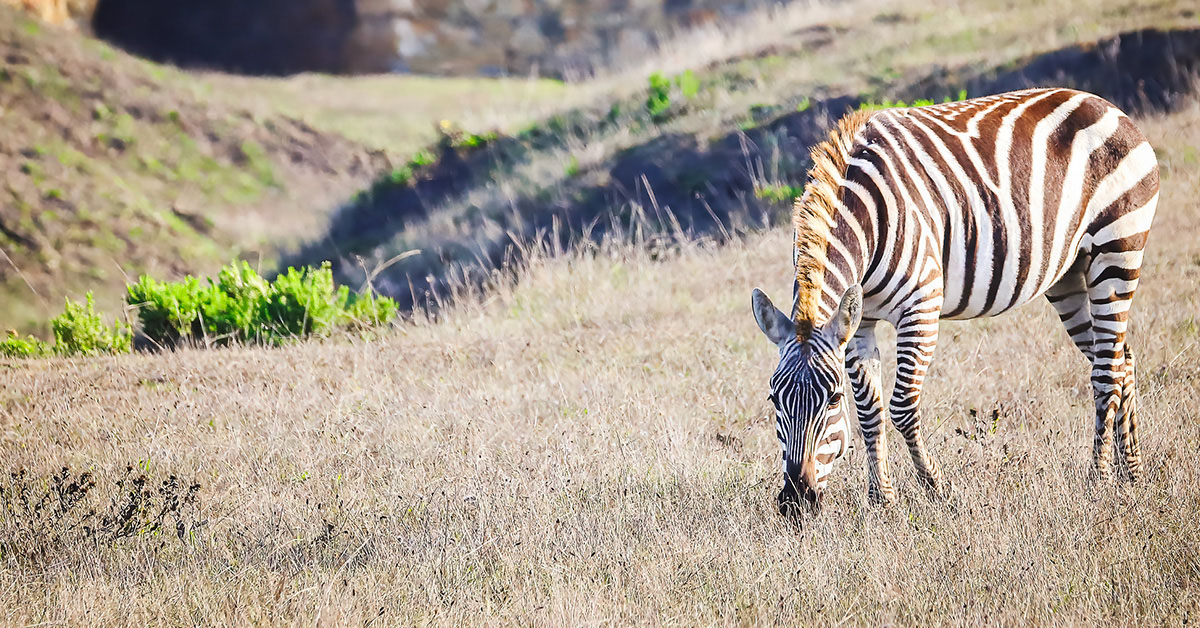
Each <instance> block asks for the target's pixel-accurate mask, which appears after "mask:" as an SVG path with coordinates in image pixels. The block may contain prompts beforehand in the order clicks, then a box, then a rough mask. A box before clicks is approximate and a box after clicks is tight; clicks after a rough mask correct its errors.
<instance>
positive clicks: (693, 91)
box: [646, 70, 700, 122]
mask: <svg viewBox="0 0 1200 628" xmlns="http://www.w3.org/2000/svg"><path fill="white" fill-rule="evenodd" d="M648 81H649V83H650V87H649V92H648V93H647V95H646V112H647V113H649V114H650V119H651V120H653V121H655V122H664V121H666V120H667V119H668V118H670V117H671V86H672V85H674V86H675V87H678V88H679V95H680V96H681V97H682V100H685V101H687V100H691V99H693V98H695V97H696V96H697V95H699V94H700V80H699V79H697V78H696V74H695V73H694V72H692V71H691V70H686V71H684V72H683V73H682V74H676V75H675V76H674V77H672V78H667V77H665V76H663V75H662V73H661V72H655V73H653V74H651V75H650V78H649V79H648Z"/></svg>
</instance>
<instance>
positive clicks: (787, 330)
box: [751, 89, 1159, 513]
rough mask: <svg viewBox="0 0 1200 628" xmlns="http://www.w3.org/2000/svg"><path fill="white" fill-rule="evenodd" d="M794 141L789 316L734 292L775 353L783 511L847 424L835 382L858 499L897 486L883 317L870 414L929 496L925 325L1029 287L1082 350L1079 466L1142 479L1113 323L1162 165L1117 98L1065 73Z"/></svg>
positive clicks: (930, 342) (804, 489) (838, 445)
mask: <svg viewBox="0 0 1200 628" xmlns="http://www.w3.org/2000/svg"><path fill="white" fill-rule="evenodd" d="M811 157H812V166H811V169H810V170H809V172H808V177H809V181H808V184H807V186H806V187H805V189H804V192H803V195H802V196H800V197H799V198H797V199H796V201H795V204H794V207H793V211H792V219H793V220H792V222H793V225H792V226H793V229H794V234H795V241H794V245H793V250H792V258H793V260H792V261H793V265H794V268H795V281H794V284H793V300H792V312H791V316H787V315H785V314H784V313H783V312H781V311H780V310H779V309H777V308H776V307H775V306H774V305H773V304H772V303H771V300H770V299H769V298H768V297H767V295H766V294H764V293H763V292H762V291H761V290H759V289H757V288H756V289H755V290H754V291H753V293H752V299H751V301H752V307H753V311H754V317H755V320H756V321H757V323H758V326H759V328H760V329H761V330H762V332H763V333H764V334H765V335H766V336H767V338H768V339H769V340H770V341H771V342H772V343H773V344H775V345H776V346H777V347H778V349H779V365H778V367H777V368H776V370H775V372H774V375H773V376H772V377H771V382H770V388H771V392H770V395H769V399H770V401H771V403H772V404H773V405H774V407H775V415H776V419H777V422H776V433H777V435H778V437H779V441H780V444H781V445H782V448H783V471H784V486H783V490H782V491H781V492H780V493H779V508H780V511H781V512H785V513H786V512H791V511H792V509H794V508H796V507H797V506H799V504H800V498H801V497H803V498H804V500H805V501H807V502H808V503H809V504H810V506H812V507H816V508H819V505H820V497H821V493H822V491H823V490H824V488H825V487H826V485H827V482H828V476H829V473H830V471H831V469H832V468H833V464H834V462H835V461H836V460H837V459H838V458H840V457H842V456H843V455H844V454H845V452H846V447H847V441H848V440H849V429H850V428H849V420H848V414H849V409H848V406H849V405H850V403H849V402H848V401H847V400H845V399H843V390H844V389H845V381H846V379H849V383H850V387H849V389H850V391H851V392H852V393H853V404H854V406H855V409H856V410H857V415H858V424H859V430H860V432H861V433H862V436H863V441H864V443H865V445H866V447H865V448H866V458H867V471H868V498H869V500H870V501H871V502H872V503H890V502H893V501H895V490H894V488H893V486H892V480H891V473H890V472H889V470H888V461H887V435H886V433H885V429H884V425H883V423H884V416H885V412H884V407H883V396H882V389H881V384H880V358H879V346H878V343H877V341H876V333H875V332H876V327H877V325H878V324H879V322H880V321H886V322H888V323H890V324H892V325H893V326H894V327H895V328H896V335H897V338H896V345H897V349H896V362H897V367H896V380H895V382H896V383H895V387H894V390H893V391H892V394H891V397H890V400H889V403H888V412H887V414H888V415H890V417H891V422H892V424H893V425H895V427H896V428H897V430H898V431H899V432H900V434H901V435H902V436H903V438H904V440H905V442H906V444H907V445H908V450H909V453H910V454H911V456H912V459H913V464H914V466H915V468H916V472H917V478H918V480H919V483H920V484H921V485H922V486H923V487H924V488H925V489H927V490H928V491H929V492H930V493H931V494H932V495H934V496H945V495H946V494H947V493H948V491H949V490H950V489H949V483H948V482H945V481H944V480H943V476H942V472H941V470H940V469H939V467H938V465H937V463H936V461H935V460H934V459H933V457H931V455H930V453H929V451H928V449H927V448H926V445H925V440H924V438H923V436H922V424H921V413H920V409H919V406H920V400H921V390H922V386H923V384H924V381H925V376H926V374H927V372H928V370H929V365H930V362H931V360H932V358H933V353H934V348H935V346H936V344H937V338H938V327H939V321H940V320H941V319H970V318H979V317H985V316H994V315H997V314H1000V313H1001V312H1005V311H1008V310H1011V309H1013V308H1015V307H1017V306H1019V305H1022V304H1024V303H1028V302H1030V301H1031V300H1033V299H1034V298H1036V297H1037V296H1038V295H1043V294H1044V295H1045V296H1046V298H1047V299H1048V300H1049V301H1050V304H1051V305H1052V306H1053V307H1054V309H1055V310H1056V311H1057V313H1058V316H1059V318H1060V319H1061V321H1062V323H1063V325H1064V326H1065V327H1066V330H1067V333H1068V335H1069V336H1070V338H1071V340H1072V341H1073V342H1074V343H1075V345H1076V347H1078V349H1079V350H1080V351H1081V352H1082V353H1083V354H1084V355H1085V356H1086V357H1087V358H1088V360H1089V361H1090V362H1091V365H1092V370H1091V384H1092V389H1093V396H1094V401H1095V410H1096V430H1095V438H1094V442H1093V451H1092V458H1093V460H1092V467H1093V470H1094V471H1093V472H1094V474H1095V475H1096V476H1097V477H1099V478H1108V477H1110V476H1111V472H1110V465H1113V466H1115V467H1116V468H1117V470H1118V473H1119V474H1120V475H1121V476H1123V477H1127V478H1129V479H1131V480H1136V479H1137V478H1138V477H1139V475H1140V474H1141V464H1142V463H1141V454H1140V448H1139V445H1138V425H1137V413H1136V409H1137V403H1136V397H1135V387H1134V358H1133V354H1132V353H1131V352H1130V351H1129V349H1128V348H1127V347H1126V342H1125V335H1126V326H1127V322H1128V313H1129V306H1130V301H1131V299H1132V298H1133V293H1134V290H1135V289H1136V288H1137V284H1138V274H1139V269H1140V267H1141V263H1142V254H1143V250H1144V247H1145V244H1146V238H1147V235H1148V232H1149V229H1150V225H1151V222H1152V221H1153V218H1154V211H1155V207H1156V205H1157V202H1158V188H1159V176H1158V164H1157V160H1156V159H1155V155H1154V150H1153V149H1152V148H1151V147H1150V144H1149V143H1148V142H1147V140H1146V138H1145V137H1144V136H1143V135H1142V134H1141V132H1140V131H1138V129H1137V128H1136V127H1135V125H1134V124H1133V122H1132V121H1130V119H1129V118H1128V117H1127V116H1126V115H1125V114H1124V113H1122V112H1121V111H1120V110H1119V109H1117V108H1116V107H1115V106H1113V105H1112V104H1111V103H1109V102H1107V101H1105V100H1103V99H1102V98H1100V97H1099V96H1095V95H1093V94H1088V93H1084V92H1080V91H1075V90H1071V89H1029V90H1022V91H1016V92H1010V93H1005V94H998V95H994V96H986V97H982V98H973V99H970V100H965V101H961V102H954V103H946V104H940V105H932V106H924V107H912V108H901V109H889V110H882V111H876V112H865V111H858V112H853V113H850V114H848V115H847V116H845V117H844V118H842V119H841V120H840V121H839V122H838V123H837V125H836V126H835V128H833V129H832V130H831V131H830V133H829V137H828V139H827V140H826V141H824V142H821V143H820V144H818V145H817V146H815V147H814V148H813V149H812V151H811ZM1114 436H1115V441H1114ZM1114 452H1119V454H1120V458H1119V459H1118V460H1116V461H1115V462H1114V461H1113V458H1112V456H1113V453H1114Z"/></svg>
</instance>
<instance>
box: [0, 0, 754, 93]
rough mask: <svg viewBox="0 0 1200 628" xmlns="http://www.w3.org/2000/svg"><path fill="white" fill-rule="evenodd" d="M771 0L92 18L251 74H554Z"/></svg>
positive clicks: (225, 2)
mask: <svg viewBox="0 0 1200 628" xmlns="http://www.w3.org/2000/svg"><path fill="white" fill-rule="evenodd" d="M0 1H4V2H23V3H31V4H37V5H42V4H44V5H47V6H49V5H58V4H63V3H70V2H73V1H81V2H83V1H86V0H0ZM92 1H93V2H94V1H96V0H92ZM769 1H770V0H733V1H722V0H448V1H447V0H256V1H254V2H248V1H246V0H170V1H164V0H99V4H98V6H97V8H96V11H95V16H94V18H93V23H94V25H95V30H96V32H97V34H99V35H100V36H101V37H104V38H106V39H109V40H111V41H113V42H115V43H117V44H119V45H122V46H124V47H126V48H128V49H130V50H132V51H135V52H137V53H140V54H143V55H147V56H150V57H153V58H157V59H163V60H169V61H173V62H176V63H179V64H183V65H200V66H208V67H215V68H222V69H227V70H233V71H242V72H249V73H264V74H287V73H293V72H301V71H322V72H344V73H366V72H418V73H426V74H483V75H499V74H518V75H525V74H531V73H533V74H539V75H543V76H562V75H564V74H569V73H570V72H571V71H572V70H579V71H584V72H586V71H588V70H590V69H591V68H592V66H593V64H596V63H598V62H599V63H607V62H609V61H610V60H612V59H622V58H636V57H637V56H639V55H640V54H642V53H645V52H646V51H647V50H648V49H651V48H653V47H654V46H655V44H656V43H657V40H658V38H659V37H661V35H662V34H663V33H667V32H671V31H675V30H679V29H683V28H688V27H693V26H696V25H699V24H703V23H706V22H711V21H716V20H721V19H723V18H725V17H728V16H731V15H735V14H738V13H742V12H745V11H747V10H749V9H750V8H753V7H755V6H762V5H764V4H767V3H768V2H769Z"/></svg>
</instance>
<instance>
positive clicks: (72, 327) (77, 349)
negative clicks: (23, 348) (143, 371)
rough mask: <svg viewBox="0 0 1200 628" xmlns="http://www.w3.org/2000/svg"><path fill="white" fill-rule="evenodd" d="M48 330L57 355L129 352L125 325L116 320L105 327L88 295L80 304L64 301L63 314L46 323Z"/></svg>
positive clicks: (129, 332) (129, 336)
mask: <svg viewBox="0 0 1200 628" xmlns="http://www.w3.org/2000/svg"><path fill="white" fill-rule="evenodd" d="M50 327H51V328H52V329H53V330H54V352H55V353H57V354H59V355H100V354H112V353H129V352H130V351H131V350H132V349H133V332H132V330H130V328H129V325H127V324H125V323H122V322H120V321H113V324H112V325H111V326H109V325H105V324H104V320H103V319H102V318H101V317H100V314H98V313H97V312H96V308H95V304H94V303H93V301H92V293H91V292H89V293H87V298H86V300H85V301H84V302H83V303H73V302H72V301H71V300H70V299H67V300H66V307H65V308H64V309H63V313H62V314H59V315H58V316H56V317H54V318H53V319H51V320H50Z"/></svg>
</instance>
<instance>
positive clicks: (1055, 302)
mask: <svg viewBox="0 0 1200 628" xmlns="http://www.w3.org/2000/svg"><path fill="white" fill-rule="evenodd" d="M1090 263H1091V257H1090V256H1088V255H1086V254H1082V255H1080V256H1079V259H1077V260H1076V261H1075V263H1074V264H1073V265H1072V266H1071V268H1070V269H1069V270H1068V271H1067V273H1066V274H1065V275H1063V277H1062V279H1059V280H1058V282H1057V283H1055V284H1054V285H1053V286H1051V287H1050V289H1049V290H1047V291H1046V299H1047V300H1048V301H1050V305H1052V306H1054V310H1055V311H1056V312H1058V319H1059V320H1060V321H1062V324H1063V327H1064V328H1066V330H1067V335H1068V336H1070V337H1071V342H1073V343H1075V346H1076V347H1077V348H1078V349H1079V351H1080V353H1082V354H1083V355H1084V357H1086V358H1087V359H1088V362H1089V363H1092V364H1095V361H1096V360H1095V353H1094V351H1093V344H1094V341H1095V338H1094V330H1093V328H1092V311H1091V301H1090V300H1089V299H1088V285H1087V277H1086V275H1085V273H1086V272H1087V269H1088V267H1089V265H1090ZM1094 383H1095V380H1093V384H1094ZM1112 422H1113V421H1112V417H1111V416H1109V415H1108V413H1107V408H1101V404H1100V403H1099V398H1098V397H1097V409H1096V439H1095V442H1094V443H1093V451H1092V454H1093V461H1092V462H1093V471H1094V472H1095V473H1096V474H1097V475H1099V476H1102V477H1103V476H1107V475H1108V468H1109V463H1108V462H1107V460H1103V459H1102V456H1101V453H1102V451H1108V450H1109V449H1108V448H1109V447H1111V446H1112V444H1111V439H1112V431H1111V429H1110V426H1111V425H1112ZM1106 443H1107V444H1106Z"/></svg>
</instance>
